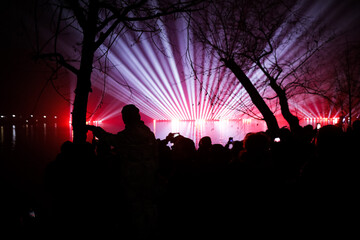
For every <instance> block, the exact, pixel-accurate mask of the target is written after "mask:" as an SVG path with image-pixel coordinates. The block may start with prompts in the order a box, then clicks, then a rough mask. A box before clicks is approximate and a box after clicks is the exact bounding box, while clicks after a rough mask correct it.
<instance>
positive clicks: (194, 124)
mask: <svg viewBox="0 0 360 240" xmlns="http://www.w3.org/2000/svg"><path fill="white" fill-rule="evenodd" d="M301 123H302V124H301V125H303V126H304V125H307V124H310V125H312V126H313V127H315V126H316V124H317V123H321V125H322V126H324V125H327V124H334V123H335V122H331V121H330V120H328V121H324V120H322V121H313V120H304V121H302V122H301ZM98 125H99V126H101V127H102V128H104V129H105V130H106V131H108V132H111V133H117V132H119V131H121V130H122V129H123V127H121V126H119V125H110V124H106V123H101V124H98ZM146 125H147V126H148V127H149V128H150V129H151V130H152V131H153V132H154V134H155V136H156V138H159V139H165V138H166V136H167V135H168V134H169V133H180V134H181V135H183V136H185V137H188V138H190V139H192V140H193V141H194V142H195V144H196V146H197V144H198V143H199V141H200V139H201V138H202V137H204V136H209V137H210V138H211V139H212V142H213V143H220V144H223V145H225V144H226V143H227V141H228V139H229V137H233V139H234V140H235V141H236V140H242V139H244V137H245V135H246V134H247V133H249V132H258V131H265V130H266V128H267V127H266V123H265V122H264V121H260V120H254V119H242V120H218V121H215V120H214V121H205V120H195V121H181V120H173V121H156V120H154V121H152V122H148V123H147V124H146ZM284 125H286V124H283V125H281V124H280V126H284ZM73 135H74V133H73V130H72V128H71V125H66V126H63V125H61V126H59V125H58V123H41V124H28V123H27V124H24V125H21V124H19V125H14V124H13V125H1V126H0V144H1V149H4V148H7V149H8V150H9V149H10V150H11V151H15V150H16V149H17V145H18V144H19V142H22V143H26V144H27V145H38V146H40V147H41V146H44V147H45V146H47V145H48V144H52V145H55V146H58V147H59V146H60V145H61V143H63V142H64V141H67V140H72V139H73ZM88 135H89V136H88V141H90V142H91V139H92V136H90V135H91V134H88ZM58 147H57V149H56V150H58Z"/></svg>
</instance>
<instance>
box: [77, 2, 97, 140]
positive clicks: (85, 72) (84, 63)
mask: <svg viewBox="0 0 360 240" xmlns="http://www.w3.org/2000/svg"><path fill="white" fill-rule="evenodd" d="M97 18H98V8H97V6H96V5H95V4H94V2H92V3H91V2H90V5H89V13H88V15H87V21H86V25H85V26H84V28H83V36H84V37H83V42H82V51H81V62H80V70H79V73H78V75H77V84H76V89H75V100H74V108H73V111H72V126H73V131H74V139H73V142H74V143H85V142H86V134H87V130H86V113H87V104H88V98H89V92H91V73H92V69H93V66H92V64H93V60H94V53H95V50H96V49H95V37H96V21H97Z"/></svg>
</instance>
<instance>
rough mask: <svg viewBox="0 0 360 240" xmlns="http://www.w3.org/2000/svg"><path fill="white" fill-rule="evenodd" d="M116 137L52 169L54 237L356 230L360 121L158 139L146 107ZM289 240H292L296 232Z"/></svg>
mask: <svg viewBox="0 0 360 240" xmlns="http://www.w3.org/2000/svg"><path fill="white" fill-rule="evenodd" d="M122 117H123V121H124V123H125V129H124V130H123V131H121V132H119V133H117V134H112V133H108V132H106V131H104V130H103V129H101V128H100V127H94V126H88V130H89V131H92V132H93V134H94V136H96V137H97V139H98V140H94V142H93V143H87V144H82V145H77V144H74V143H72V142H70V141H67V142H65V143H64V144H63V145H62V146H61V152H60V153H59V154H58V156H57V158H56V159H55V161H53V162H51V163H50V164H49V166H48V167H47V169H46V172H45V178H44V181H45V186H46V189H47V191H48V193H49V195H50V196H51V199H52V200H51V202H52V203H51V213H50V214H49V219H48V220H47V221H46V224H45V225H46V229H49V230H51V234H68V233H72V234H74V233H79V234H89V235H92V234H95V233H101V234H102V235H107V234H109V235H111V236H114V235H115V236H119V237H123V238H124V239H165V238H166V239H174V238H179V239H180V238H186V239H188V238H200V237H201V238H205V237H221V238H226V236H230V235H231V236H242V235H243V234H251V235H252V236H253V237H254V238H255V237H256V236H259V235H261V236H270V235H269V234H270V233H274V234H276V236H279V235H280V234H285V235H286V236H287V237H294V236H299V235H300V234H304V233H307V234H308V233H310V232H313V231H314V230H316V231H317V232H318V233H320V234H323V233H325V232H328V233H333V232H334V231H336V230H339V229H342V230H341V232H344V231H345V230H343V228H342V227H344V226H346V227H347V228H348V229H347V230H346V231H348V230H349V229H351V228H352V226H351V223H350V222H352V221H347V220H349V219H350V218H349V214H350V215H351V214H352V213H353V212H354V209H353V206H354V204H353V203H356V202H355V200H354V199H355V196H356V190H355V189H356V188H355V187H356V186H357V181H358V180H357V178H358V174H357V169H358V161H359V157H358V151H359V150H358V149H359V146H360V121H355V122H354V123H353V125H352V127H351V128H349V129H348V131H346V132H345V131H343V130H342V128H341V127H339V126H334V125H327V126H323V127H322V128H320V129H314V128H313V127H312V126H310V125H309V126H305V127H302V128H300V129H298V131H296V132H291V131H290V130H289V129H287V128H282V129H280V131H279V133H277V135H276V137H278V138H276V141H274V139H275V138H274V137H275V136H270V135H269V134H268V133H267V132H254V133H248V134H247V135H246V136H245V138H244V139H243V140H241V141H233V142H232V141H229V142H228V143H227V144H226V145H225V146H223V145H221V144H217V143H212V140H211V138H210V137H208V136H204V137H203V138H201V140H200V142H199V147H198V148H196V147H195V143H194V142H193V140H191V139H189V138H186V137H184V136H182V135H175V134H173V133H169V135H168V136H167V137H166V139H156V138H155V136H154V134H153V133H152V132H151V131H150V129H149V128H148V127H146V126H145V125H144V123H143V122H142V121H141V119H140V114H139V109H137V108H136V107H135V106H134V105H127V106H125V107H124V108H123V111H122ZM289 234H290V235H289Z"/></svg>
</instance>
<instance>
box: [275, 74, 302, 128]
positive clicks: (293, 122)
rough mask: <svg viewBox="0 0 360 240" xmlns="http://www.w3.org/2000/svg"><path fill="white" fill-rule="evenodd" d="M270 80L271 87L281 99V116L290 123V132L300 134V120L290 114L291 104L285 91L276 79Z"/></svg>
mask: <svg viewBox="0 0 360 240" xmlns="http://www.w3.org/2000/svg"><path fill="white" fill-rule="evenodd" d="M269 80H270V87H271V88H272V89H273V90H274V91H275V92H276V94H277V96H278V98H279V103H280V107H281V114H282V115H283V117H284V118H285V120H286V121H287V122H288V123H289V126H290V130H291V131H292V132H294V133H296V132H298V130H299V129H300V124H299V119H298V118H297V117H296V116H294V115H293V114H292V113H291V112H290V108H289V102H288V99H287V97H286V92H285V90H284V89H282V88H281V87H280V86H279V85H278V84H277V83H276V81H275V79H273V78H270V79H269Z"/></svg>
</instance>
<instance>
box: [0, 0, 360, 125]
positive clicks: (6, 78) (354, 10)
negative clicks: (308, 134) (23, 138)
mask: <svg viewBox="0 0 360 240" xmlns="http://www.w3.org/2000/svg"><path fill="white" fill-rule="evenodd" d="M300 2H301V1H300ZM302 2H304V4H311V5H309V6H308V7H309V8H308V9H309V11H308V14H311V15H312V16H313V17H319V18H320V19H319V20H321V21H322V23H326V24H325V25H326V26H328V27H329V28H332V29H334V30H335V31H339V30H341V31H344V32H346V34H345V35H344V36H346V37H347V38H349V39H355V40H359V39H360V37H359V33H360V1H359V0H345V1H337V0H334V1H325V0H318V1H302ZM1 4H2V6H1V10H0V11H1V12H0V16H1V21H0V24H1V27H0V31H1V38H0V39H1V44H0V49H1V50H0V52H1V58H0V59H1V60H0V61H1V71H0V104H1V105H0V114H5V115H6V114H24V115H28V114H48V115H55V114H65V115H66V114H68V113H69V110H70V103H69V102H67V101H66V100H64V98H71V97H72V94H71V93H72V91H73V90H74V89H72V88H73V86H75V79H74V76H73V75H72V74H71V73H67V72H62V73H61V74H60V78H59V79H64V80H62V81H63V82H60V81H59V80H57V81H56V84H57V87H58V89H60V91H61V92H62V93H63V95H64V96H63V97H61V96H59V95H58V94H57V93H56V92H55V90H54V89H53V87H52V85H51V84H50V82H47V79H48V77H49V74H50V72H49V70H48V69H47V68H46V67H45V65H44V64H43V63H41V62H34V61H33V60H32V59H31V57H32V55H33V53H34V50H35V37H34V25H33V24H32V21H33V20H34V18H33V1H29V0H12V1H2V3H1ZM169 39H170V38H169ZM170 40H174V39H170ZM177 41H178V42H177V43H176V44H177V45H180V48H181V47H182V46H181V45H184V43H182V42H181V38H178V39H177ZM126 43H127V42H126V41H125V40H124V41H123V42H122V43H121V41H120V44H119V45H117V46H115V48H114V51H113V53H112V58H113V62H115V61H118V62H116V63H114V64H115V65H116V66H121V68H120V67H119V68H118V70H117V71H114V72H111V73H110V77H109V78H108V80H107V86H106V91H105V93H106V94H105V98H104V99H102V101H103V104H102V108H101V109H100V110H99V112H98V113H99V116H101V118H106V116H108V115H111V114H112V113H114V112H116V113H118V112H119V109H121V106H122V105H123V104H124V103H128V102H133V103H136V104H138V105H139V107H140V109H141V110H142V111H144V112H145V113H146V114H147V115H149V116H150V117H152V118H157V119H160V118H161V117H163V118H171V117H177V116H176V115H174V114H173V113H171V109H167V108H169V106H171V105H175V106H177V105H176V104H174V103H172V101H171V99H173V98H172V97H168V98H167V100H168V101H169V103H167V104H165V103H164V102H165V101H164V100H161V99H156V98H155V99H154V98H152V97H151V96H152V95H153V96H154V97H157V96H162V95H164V96H165V97H166V94H168V92H169V90H166V89H167V88H171V87H174V85H177V84H178V82H176V81H179V82H183V81H185V80H186V73H184V72H186V70H184V69H188V67H185V66H183V68H182V70H179V69H177V70H178V73H177V74H174V75H176V77H175V78H174V79H175V80H174V81H175V82H174V81H172V80H171V79H170V80H169V84H165V83H164V81H162V80H161V81H159V82H158V83H156V87H154V88H150V87H149V86H150V85H148V82H141V81H142V80H139V81H140V82H141V84H136V83H135V82H136V79H141V78H142V79H144V78H147V77H148V76H150V75H151V74H152V73H147V74H148V75H146V74H143V75H142V74H138V75H136V76H135V75H134V74H132V75H131V73H132V72H134V71H135V70H134V69H132V67H134V68H136V69H137V71H141V67H144V69H146V66H147V65H146V64H145V63H147V62H149V63H154V62H156V61H154V56H153V55H151V56H147V54H149V53H150V54H153V53H156V49H154V46H151V42H147V43H145V44H142V45H141V46H139V47H136V46H135V47H132V46H131V45H127V44H126ZM172 43H174V42H172ZM71 44H73V43H69V46H70V45H71ZM335 47H336V46H335ZM126 48H128V49H129V53H128V54H127V55H126V54H124V52H122V54H119V53H117V52H116V51H117V50H116V49H122V50H124V49H126ZM150 48H151V49H152V50H151V51H148V50H147V49H150ZM335 49H336V48H335ZM132 54H133V55H132ZM139 54H141V55H142V56H139ZM179 55H181V53H179ZM132 56H137V57H138V58H137V59H136V60H133V59H132ZM174 56H176V54H174ZM155 58H157V61H158V62H159V63H160V64H159V65H161V66H162V68H163V69H162V70H163V72H164V74H165V75H166V76H167V79H169V78H168V74H170V73H169V72H171V71H172V70H173V69H174V67H173V66H174V65H176V66H177V67H178V68H179V61H178V60H177V59H176V60H174V61H171V60H169V59H168V58H164V56H161V53H159V54H158V56H157V57H155ZM134 62H136V63H140V65H139V66H138V65H136V66H135V65H134ZM164 62H166V64H164ZM141 64H143V65H141ZM167 64H168V66H169V67H168V68H167V69H166V67H164V66H165V65H167ZM154 65H155V64H154ZM154 65H153V66H154ZM119 69H120V70H119ZM156 72H157V69H155V68H154V74H155V75H156ZM170 75H171V74H170ZM96 76H98V77H99V75H97V74H96V73H95V74H94V75H93V77H95V78H96ZM151 76H152V78H154V75H151ZM155 78H156V77H155ZM159 78H161V76H160V77H159ZM177 78H185V80H184V79H180V80H179V79H177ZM186 81H189V80H186ZM119 83H120V84H119ZM122 83H126V84H128V85H130V86H131V87H132V88H133V89H132V92H131V93H129V92H126V91H128V90H129V89H128V86H126V87H120V85H121V84H122ZM161 85H162V86H161ZM66 86H69V87H68V88H67V87H66ZM151 86H152V85H151ZM181 86H182V90H183V91H184V95H182V93H181V91H179V92H178V93H176V92H175V95H176V96H175V97H174V98H177V99H179V104H178V109H179V108H180V109H181V110H180V111H185V110H184V109H182V107H183V105H182V104H183V103H182V101H183V102H185V105H188V107H189V108H191V107H192V106H194V105H196V103H197V102H196V101H197V100H196V101H195V100H194V102H191V100H184V99H182V98H189V96H190V95H191V91H194V90H192V89H190V88H191V86H190V85H189V84H184V83H181ZM93 87H94V93H93V94H92V95H91V96H90V103H89V111H90V112H91V111H93V110H94V109H95V108H96V107H97V106H98V104H99V102H100V101H101V96H102V90H103V81H102V80H98V79H94V80H93ZM159 89H160V90H159ZM145 90H146V91H145ZM195 94H196V93H195ZM139 96H147V98H145V99H140V97H139ZM169 96H171V94H170V93H169ZM160 102H162V103H163V104H164V105H163V106H159V103H160ZM311 104H315V103H311ZM311 104H309V105H311ZM156 106H159V110H158V111H155V110H153V109H154V108H155V107H156ZM185 107H186V106H185ZM185 107H184V108H185ZM165 109H166V110H165ZM217 111H218V114H219V117H221V116H227V115H226V114H227V113H226V112H224V111H220V110H217ZM192 114H193V113H192V112H191V110H189V116H190V115H191V117H192V118H194V117H196V116H198V115H196V114H194V115H192ZM229 116H232V115H229ZM180 117H181V116H179V118H180ZM185 117H186V116H185ZM202 117H203V116H202Z"/></svg>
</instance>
